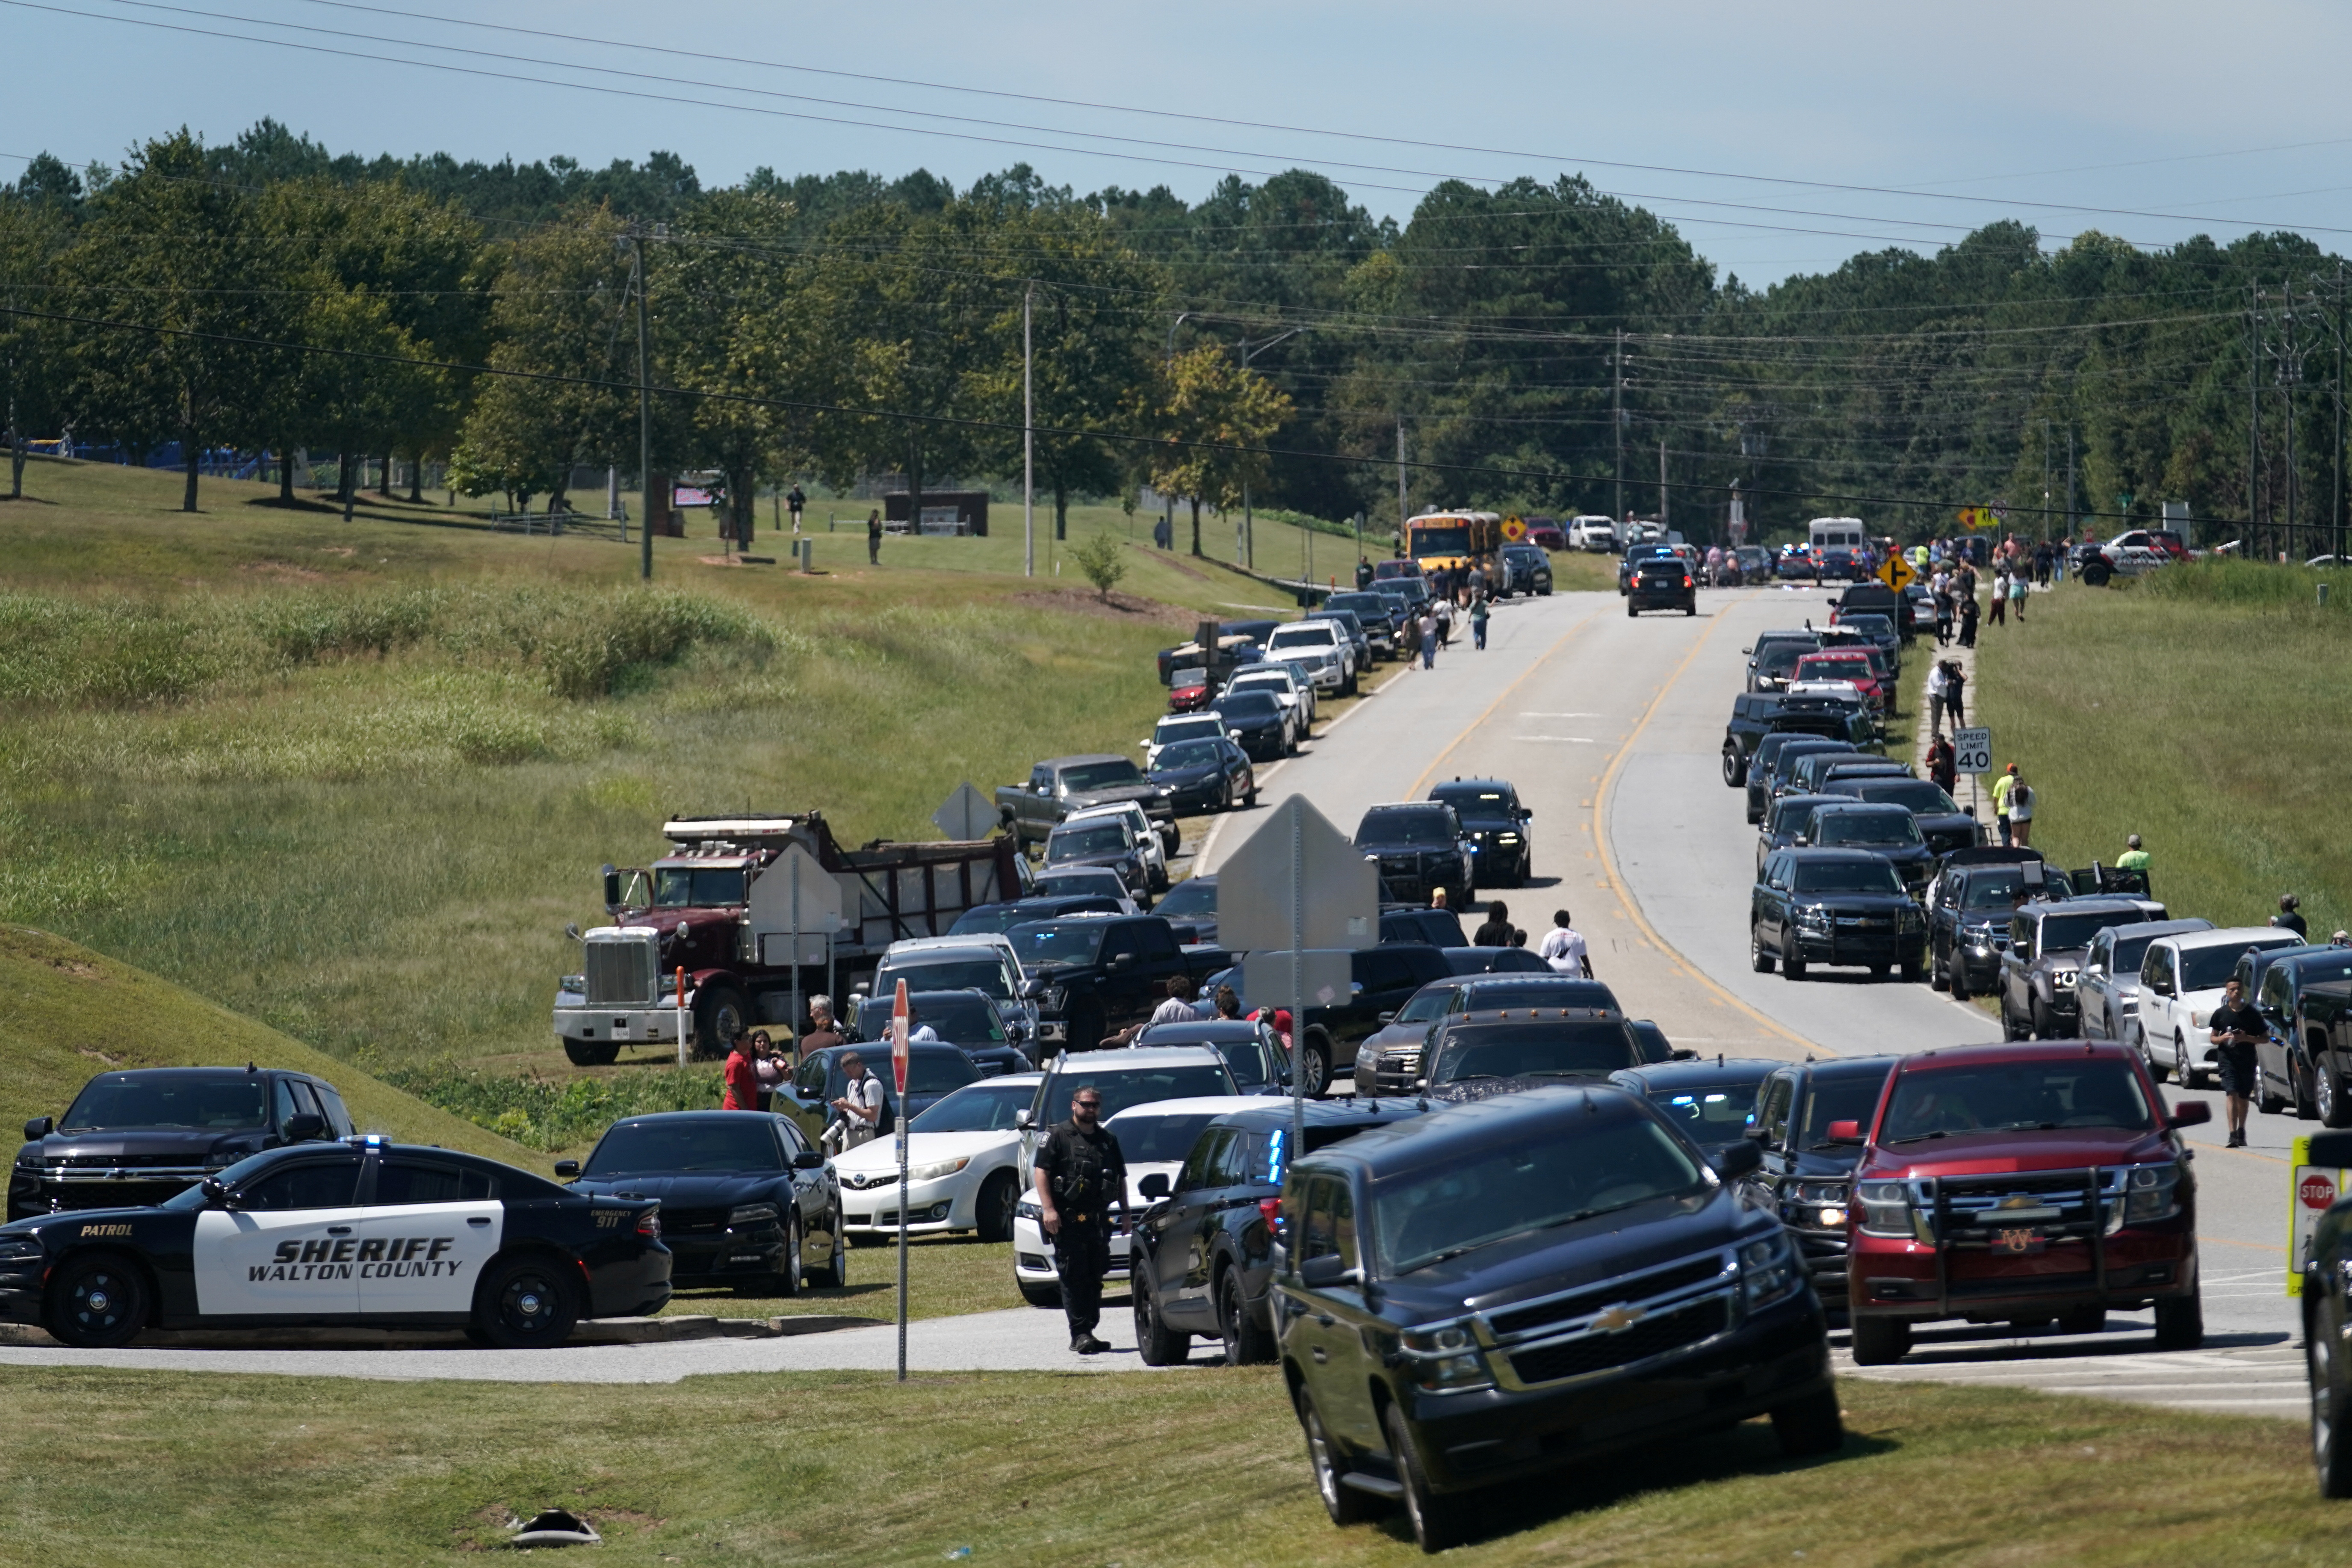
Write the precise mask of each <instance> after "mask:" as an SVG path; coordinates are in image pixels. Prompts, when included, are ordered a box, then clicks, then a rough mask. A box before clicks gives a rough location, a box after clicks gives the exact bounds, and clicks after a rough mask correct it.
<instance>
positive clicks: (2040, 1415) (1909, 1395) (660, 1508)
mask: <svg viewBox="0 0 2352 1568" xmlns="http://www.w3.org/2000/svg"><path fill="white" fill-rule="evenodd" d="M0 1387H5V1389H6V1391H7V1393H8V1394H9V1395H10V1405H11V1407H12V1411H13V1415H12V1417H11V1423H12V1425H11V1429H12V1434H13V1440H12V1441H11V1442H10V1443H8V1444H7V1445H6V1446H5V1448H0V1498H5V1501H0V1563H25V1564H28V1565H29V1564H40V1565H41V1568H50V1565H52V1564H55V1563H77V1564H83V1563H87V1564H91V1565H93V1568H111V1565H116V1564H124V1565H131V1564H136V1565H147V1564H153V1565H156V1568H165V1565H169V1568H193V1565H201V1564H209V1563H222V1564H235V1565H236V1568H243V1565H245V1564H247V1563H280V1562H301V1563H415V1562H419V1561H436V1560H441V1559H443V1558H445V1557H455V1556H457V1555H458V1554H462V1553H466V1552H473V1551H477V1550H480V1549H482V1548H485V1547H490V1546H495V1545H496V1544H498V1543H499V1542H501V1541H502V1540H503V1539H504V1538H505V1536H506V1533H507V1527H508V1521H509V1520H511V1519H514V1518H517V1517H528V1516H529V1515H530V1514H531V1513H533V1512H535V1511H537V1510H540V1509H541V1508H545V1507H551V1506H561V1507H564V1508H568V1509H570V1510H574V1511H575V1512H578V1513H581V1514H583V1515H585V1516H586V1517H587V1518H588V1520H589V1521H591V1522H592V1523H593V1524H594V1525H595V1526H596V1527H597V1528H598V1529H599V1530H600V1531H602V1532H603V1533H604V1537H605V1540H606V1545H605V1546H604V1549H603V1550H602V1552H600V1554H599V1556H598V1559H597V1560H598V1561H599V1562H603V1563H646V1564H653V1563H689V1564H691V1563H714V1564H715V1563H779V1564H782V1563H791V1564H796V1565H799V1564H806V1565H811V1568H820V1565H824V1564H834V1563H839V1564H844V1565H848V1564H856V1565H859V1568H865V1565H867V1564H886V1563H905V1564H915V1563H938V1562H940V1560H941V1559H942V1558H943V1557H944V1556H946V1555H947V1554H948V1553H950V1552H954V1551H956V1550H957V1549H958V1548H963V1547H969V1548H970V1549H971V1555H970V1561H971V1562H972V1563H978V1564H982V1565H985V1564H989V1563H1020V1564H1024V1565H1026V1564H1037V1565H1061V1564H1068V1565H1071V1568H1079V1565H1085V1568H1100V1565H1102V1564H1106V1563H1111V1564H1121V1565H1123V1568H1150V1565H1155V1564H1169V1565H1171V1568H1177V1565H1182V1568H1189V1565H1191V1564H1196V1563H1235V1564H1260V1563H1265V1564H1275V1563H1301V1564H1353V1563H1367V1564H1370V1563H1409V1562H1414V1561H1418V1560H1420V1553H1419V1552H1417V1551H1416V1550H1415V1549H1414V1548H1413V1546H1412V1542H1411V1540H1410V1538H1409V1537H1405V1536H1403V1535H1402V1532H1401V1531H1402V1527H1401V1525H1400V1524H1398V1523H1396V1522H1393V1521H1392V1522H1391V1523H1389V1524H1387V1525H1385V1526H1383V1525H1380V1524H1373V1525H1362V1526H1356V1527H1353V1528H1350V1529H1349V1530H1345V1531H1341V1530H1335V1529H1333V1528H1332V1526H1331V1525H1330V1524H1329V1523H1328V1521H1326V1520H1325V1518H1324V1517H1323V1512H1322V1509H1321V1507H1320V1505H1319V1504H1318V1502H1317V1501H1316V1500H1315V1496H1314V1493H1313V1491H1312V1489H1311V1488H1310V1487H1309V1485H1308V1482H1307V1466H1306V1462H1305V1458H1304V1457H1303V1455H1302V1453H1301V1447H1300V1443H1299V1440H1298V1436H1297V1426H1296V1424H1295V1423H1294V1422H1293V1421H1292V1419H1291V1417H1290V1415H1289V1412H1288V1410H1287V1408H1286V1404H1285V1401H1284V1399H1283V1396H1282V1394H1281V1384H1280V1383H1279V1380H1278V1378H1277V1376H1276V1373H1274V1372H1273V1371H1271V1370H1270V1369H1256V1368H1252V1369H1245V1370H1241V1371H1226V1370H1222V1369H1208V1368H1201V1369H1194V1370H1191V1371H1186V1372H1180V1373H1172V1374H1145V1373H1108V1374H1104V1373H1075V1372H1074V1373H1064V1374H1041V1373H1030V1374H1011V1373H1004V1374H992V1375H971V1374H967V1375H943V1374H938V1373H929V1374H922V1375H919V1376H917V1377H915V1378H913V1379H912V1380H911V1381H910V1382H909V1383H908V1384H906V1385H905V1386H903V1387H901V1386H898V1385H897V1384H893V1383H892V1382H891V1381H890V1380H889V1379H887V1377H882V1376H876V1375H871V1374H866V1373H784V1374H775V1375H744V1376H734V1377H728V1378H725V1379H717V1378H695V1379H690V1380H688V1382H686V1383H683V1384H667V1385H661V1384H656V1385H645V1386H627V1387H613V1386H594V1385H588V1386H582V1385H564V1384H495V1383H373V1382H362V1381H343V1380H340V1379H297V1378H291V1377H245V1376H236V1375H212V1374H204V1373H162V1372H159V1373H142V1372H128V1371H123V1372H111V1371H82V1370H63V1369H47V1368H45V1369H37V1370H35V1369H10V1370H8V1371H5V1372H0ZM1842 1394H1843V1403H1844V1405H1845V1406H1846V1410H1847V1423H1848V1427H1849V1433H1850V1436H1849V1438H1848V1442H1847V1445H1846V1448H1845V1451H1844V1453H1843V1455H1841V1456H1839V1457H1837V1458H1832V1459H1828V1460H1813V1461H1806V1462H1802V1463H1790V1462H1789V1461H1786V1460H1783V1459H1781V1458H1780V1457H1779V1453H1778V1448H1777V1446H1776V1445H1775V1443H1774V1442H1773V1440H1772V1437H1771V1434H1770V1430H1769V1427H1768V1426H1764V1425H1763V1424H1761V1423H1755V1422H1751V1423H1749V1424H1748V1425H1747V1426H1742V1427H1740V1428H1738V1429H1737V1430H1736V1431H1734V1432H1731V1433H1728V1434H1725V1435H1722V1436H1714V1437H1707V1438H1702V1439H1698V1440H1696V1441H1690V1442H1684V1443H1678V1444H1676V1445H1674V1446H1673V1447H1670V1448H1663V1449H1649V1450H1643V1451H1640V1452H1636V1453H1633V1454H1631V1455H1628V1456H1626V1457H1625V1458H1622V1459H1618V1460H1615V1461H1612V1462H1606V1463H1594V1464H1588V1465H1586V1466H1583V1467H1581V1468H1579V1469H1577V1470H1576V1471H1574V1472H1573V1473H1570V1474H1565V1475H1562V1476H1559V1477H1556V1478H1547V1479H1543V1480H1541V1481H1539V1482H1536V1483H1532V1484H1525V1485H1520V1486H1516V1487H1510V1488H1506V1489H1502V1490H1501V1491H1500V1492H1498V1493H1497V1494H1496V1497H1495V1499H1494V1501H1493V1503H1492V1504H1491V1505H1490V1506H1489V1507H1488V1508H1487V1509H1486V1510H1485V1514H1484V1521H1485V1529H1486V1534H1485V1537H1484V1538H1483V1539H1482V1540H1479V1541H1477V1542H1474V1543H1473V1544H1471V1545H1468V1546H1466V1547H1463V1548H1460V1549H1457V1550H1456V1551H1455V1552H1453V1553H1450V1554H1449V1556H1448V1561H1454V1562H1461V1563H1475V1564H1519V1563H1627V1564H1632V1563H1640V1564H1644V1565H1654V1568H1682V1565H1685V1564H1690V1565H1696V1564H1701V1563H1708V1564H1747V1563H1755V1564H1763V1563H1777V1564H1786V1563H1804V1564H1806V1565H1807V1568H1815V1565H1821V1564H1828V1565H1832V1568H1845V1565H1853V1568H1876V1565H1881V1564H1887V1563H1908V1564H1928V1563H1934V1564H1953V1565H1974V1564H1984V1565H1993V1564H2000V1565H2002V1568H2014V1565H2019V1564H2052V1565H2057V1564H2065V1565H2068V1568H2075V1565H2095V1568H2104V1565H2109V1564H2118V1565H2119V1564H2140V1563H2231V1564H2234V1565H2240V1568H2253V1565H2262V1564H2271V1563H2279V1564H2288V1563H2293V1564H2317V1563H2332V1562H2340V1561H2341V1560H2342V1555H2343V1542H2344V1512H2343V1506H2342V1505H2341V1504H2330V1503H2326V1502H2323V1501H2321V1500H2319V1499H2318V1497H2317V1496H2316V1492H2315V1488H2314V1486H2313V1484H2312V1479H2311V1469H2310V1465H2309V1463H2308V1462H2307V1460H2306V1459H2305V1455H2304V1440H2303V1434H2302V1431H2301V1428H2300V1426H2298V1425H2296V1424H2294V1423H2289V1422H2283V1421H2260V1420H2249V1419H2242V1418H2237V1419H2233V1418H2229V1417H2221V1416H2200V1415H2184V1414H2182V1413H2180V1412H2177V1411H2168V1410H2159V1409H2154V1408H2150V1407H2146V1406H2136V1405H2123V1404H2107V1403H2100V1402H2095V1401H2091V1400H2067V1399H2053V1398H2048V1397H2044V1396H2042V1395H2038V1394H2030V1393H2023V1392H2016V1391H2003V1390H1990V1389H1969V1390H1961V1389H1952V1388H1938V1387H1936V1386H1933V1385H1925V1384H1903V1385H1899V1386H1897V1385H1891V1384H1870V1383H1862V1382H1856V1381H1848V1382H1847V1383H1846V1384H1843V1388H1842Z"/></svg>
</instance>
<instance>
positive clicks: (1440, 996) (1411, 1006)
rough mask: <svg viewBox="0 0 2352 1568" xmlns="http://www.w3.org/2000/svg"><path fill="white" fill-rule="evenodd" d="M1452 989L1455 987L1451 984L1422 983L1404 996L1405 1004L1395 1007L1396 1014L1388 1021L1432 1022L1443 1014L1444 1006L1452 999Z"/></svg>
mask: <svg viewBox="0 0 2352 1568" xmlns="http://www.w3.org/2000/svg"><path fill="white" fill-rule="evenodd" d="M1454 990H1455V987H1454V986H1452V985H1424V986H1423V987H1422V988H1421V989H1420V990H1418V991H1416V992H1414V993H1413V994H1412V995H1411V996H1410V997H1408V998H1406V1000H1405V1005H1403V1006H1402V1007H1400V1008H1398V1009H1397V1016H1395V1017H1393V1018H1391V1019H1390V1020H1389V1022H1391V1023H1392V1024H1428V1023H1433V1022H1435V1021H1436V1020H1437V1019H1440V1018H1443V1017H1444V1016H1445V1009H1446V1006H1447V1005H1448V1004H1449V1003H1451V1002H1452V1001H1453V1000H1454Z"/></svg>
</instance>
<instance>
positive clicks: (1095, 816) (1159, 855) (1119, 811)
mask: <svg viewBox="0 0 2352 1568" xmlns="http://www.w3.org/2000/svg"><path fill="white" fill-rule="evenodd" d="M1212 733H1214V731H1212ZM1074 822H1123V823H1125V824H1127V826H1128V827H1129V830H1130V831H1131V832H1132V833H1133V834H1134V836H1135V845H1136V847H1137V848H1139V849H1140V850H1142V851H1143V873H1144V880H1145V882H1146V883H1147V884H1148V885H1149V886H1150V889H1151V891H1153V892H1155V893H1164V892H1166V891H1167V890H1168V852H1167V850H1166V848H1165V847H1162V846H1161V844H1160V833H1159V830H1158V829H1156V828H1154V827H1153V826H1151V818H1150V817H1148V816H1144V815H1143V807H1141V806H1139V805H1136V804H1135V802H1133V801H1131V800H1123V801H1120V802H1119V803H1118V804H1117V805H1095V806H1088V807H1087V809H1086V810H1084V811H1074V812H1072V813H1070V815H1069V816H1066V817H1064V818H1062V821H1061V826H1064V827H1067V826H1070V825H1071V824H1072V823H1074Z"/></svg>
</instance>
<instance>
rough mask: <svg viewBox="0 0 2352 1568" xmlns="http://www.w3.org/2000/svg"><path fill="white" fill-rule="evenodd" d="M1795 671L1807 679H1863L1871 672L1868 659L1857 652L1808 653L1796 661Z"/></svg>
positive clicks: (1866, 678) (1868, 677) (1869, 675)
mask: <svg viewBox="0 0 2352 1568" xmlns="http://www.w3.org/2000/svg"><path fill="white" fill-rule="evenodd" d="M1797 673H1798V674H1800V675H1801V676H1803V677H1804V678H1805V679H1808V680H1853V681H1864V680H1868V679H1870V678H1871V675H1872V673H1873V672H1872V670H1871V668H1870V660H1869V659H1868V658H1865V657H1864V656H1863V655H1861V654H1858V653H1809V654H1807V655H1806V656H1805V657H1804V658H1801V659H1799V660H1798V661H1797Z"/></svg>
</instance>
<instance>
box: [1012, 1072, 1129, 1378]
mask: <svg viewBox="0 0 2352 1568" xmlns="http://www.w3.org/2000/svg"><path fill="white" fill-rule="evenodd" d="M1034 1180H1035V1183H1036V1188H1037V1209H1038V1223H1039V1224H1041V1225H1043V1226H1045V1234H1046V1235H1047V1236H1048V1237H1052V1238H1053V1244H1054V1270H1055V1273H1056V1274H1058V1275H1060V1276H1061V1284H1062V1315H1063V1316H1064V1317H1066V1318H1067V1319H1068V1320H1069V1324H1070V1349H1071V1350H1073V1351H1075V1352H1077V1353H1078V1354H1079V1355H1099V1354H1100V1353H1102V1352H1104V1351H1107V1350H1108V1349H1110V1347H1109V1346H1108V1345H1107V1344H1105V1343H1103V1342H1102V1341H1100V1340H1098V1339H1097V1338H1095V1325H1096V1324H1097V1323H1099V1322H1101V1321H1102V1282H1103V1276H1104V1275H1105V1274H1108V1273H1109V1272H1110V1205H1113V1204H1117V1205H1118V1207H1119V1212H1120V1213H1121V1214H1125V1213H1126V1212H1127V1156H1126V1155H1124V1154H1122V1153H1121V1152H1119V1147H1118V1139H1116V1138H1114V1137H1112V1136H1111V1135H1110V1131H1109V1130H1108V1128H1106V1127H1104V1126H1103V1124H1102V1095H1101V1093H1100V1091H1098V1090H1097V1089H1095V1087H1094V1086H1093V1085H1092V1084H1088V1085H1087V1086H1086V1087H1085V1088H1083V1089H1079V1090H1078V1092H1077V1093H1076V1094H1074V1095H1072V1096H1071V1097H1070V1119H1069V1120H1068V1121H1060V1122H1056V1123H1055V1125H1054V1128H1053V1130H1052V1131H1049V1132H1047V1133H1046V1134H1045V1143H1044V1145H1043V1146H1042V1147H1040V1148H1039V1149H1038V1151H1037V1168H1036V1172H1035V1175H1034Z"/></svg>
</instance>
